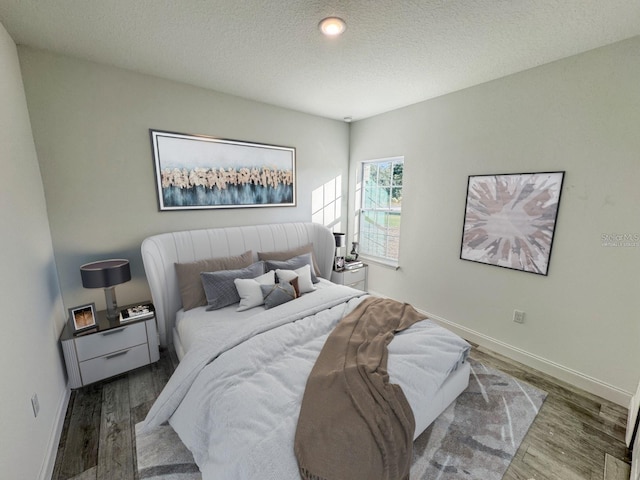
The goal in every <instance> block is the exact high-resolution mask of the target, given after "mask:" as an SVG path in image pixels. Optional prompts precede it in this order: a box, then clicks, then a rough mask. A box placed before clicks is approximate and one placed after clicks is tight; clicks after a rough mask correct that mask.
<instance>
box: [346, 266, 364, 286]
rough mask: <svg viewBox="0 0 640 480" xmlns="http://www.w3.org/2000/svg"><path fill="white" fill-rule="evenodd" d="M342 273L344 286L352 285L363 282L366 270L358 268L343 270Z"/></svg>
mask: <svg viewBox="0 0 640 480" xmlns="http://www.w3.org/2000/svg"><path fill="white" fill-rule="evenodd" d="M342 273H343V275H344V285H353V284H354V283H358V282H362V281H364V278H365V275H366V269H364V268H358V269H357V270H345V271H344V272H342Z"/></svg>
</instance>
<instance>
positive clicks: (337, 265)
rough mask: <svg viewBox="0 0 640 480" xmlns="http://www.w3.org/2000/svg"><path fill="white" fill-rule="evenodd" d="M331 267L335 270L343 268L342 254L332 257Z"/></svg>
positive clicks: (338, 270) (339, 270)
mask: <svg viewBox="0 0 640 480" xmlns="http://www.w3.org/2000/svg"><path fill="white" fill-rule="evenodd" d="M333 269H334V270H335V271H336V272H341V271H342V270H344V257H343V256H337V257H335V258H334V260H333Z"/></svg>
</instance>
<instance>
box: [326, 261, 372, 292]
mask: <svg viewBox="0 0 640 480" xmlns="http://www.w3.org/2000/svg"><path fill="white" fill-rule="evenodd" d="M368 269H369V266H368V265H366V264H365V265H363V266H362V267H360V268H354V269H353V270H346V269H345V270H340V271H335V270H334V271H333V272H331V281H332V282H333V283H338V284H340V285H347V286H349V287H353V288H357V289H358V290H363V291H365V292H366V291H367V273H368Z"/></svg>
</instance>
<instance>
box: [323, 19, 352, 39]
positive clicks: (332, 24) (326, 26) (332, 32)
mask: <svg viewBox="0 0 640 480" xmlns="http://www.w3.org/2000/svg"><path fill="white" fill-rule="evenodd" d="M318 27H319V28H320V31H321V32H322V33H324V34H325V35H326V36H327V37H337V36H338V35H341V34H342V33H343V32H344V31H345V30H346V29H347V24H346V23H344V20H342V19H341V18H338V17H327V18H325V19H324V20H322V21H320V24H319V25H318Z"/></svg>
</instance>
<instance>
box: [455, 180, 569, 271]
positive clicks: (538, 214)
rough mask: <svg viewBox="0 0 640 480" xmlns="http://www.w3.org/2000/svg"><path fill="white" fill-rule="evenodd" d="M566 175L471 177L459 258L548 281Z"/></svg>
mask: <svg viewBox="0 0 640 480" xmlns="http://www.w3.org/2000/svg"><path fill="white" fill-rule="evenodd" d="M563 179H564V172H544V173H519V174H504V175H471V176H469V182H468V186H467V203H466V207H465V216H464V226H463V230H462V247H461V250H460V258H461V259H463V260H471V261H474V262H480V263H486V264H488V265H496V266H499V267H505V268H511V269H514V270H521V271H524V272H530V273H536V274H539V275H547V273H548V270H549V259H550V257H551V247H552V245H553V235H554V232H555V227H556V219H557V216H558V207H559V205H560V195H561V193H562V182H563Z"/></svg>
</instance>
